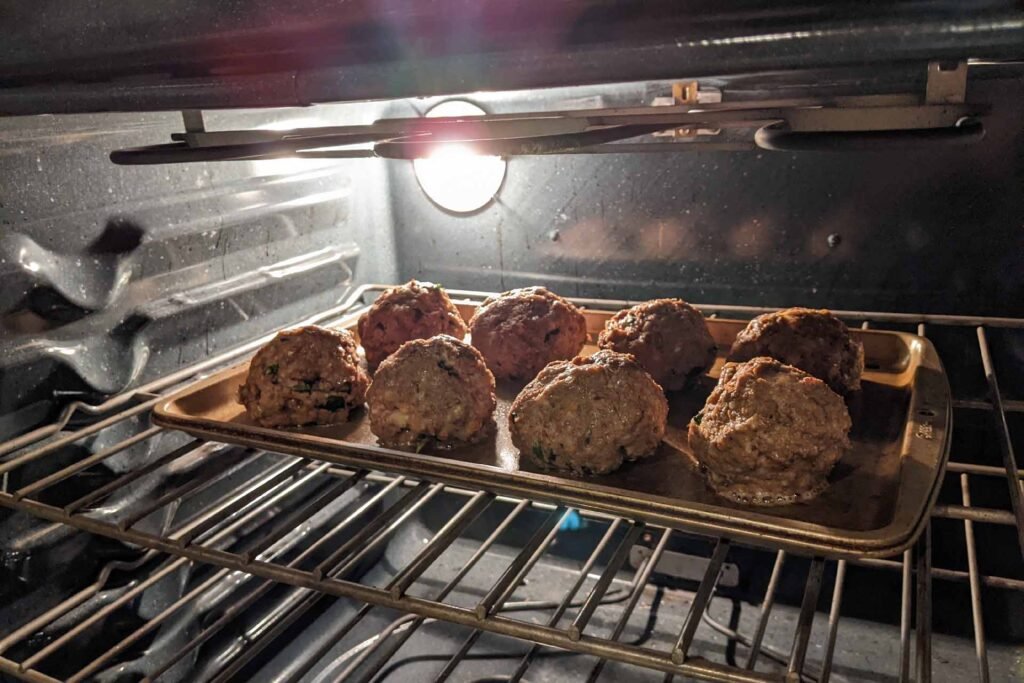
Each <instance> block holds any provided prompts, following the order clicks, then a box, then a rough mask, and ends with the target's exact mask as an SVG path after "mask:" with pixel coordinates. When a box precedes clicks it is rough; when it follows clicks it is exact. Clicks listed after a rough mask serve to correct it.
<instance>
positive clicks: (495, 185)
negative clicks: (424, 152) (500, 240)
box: [413, 100, 506, 213]
mask: <svg viewBox="0 0 1024 683" xmlns="http://www.w3.org/2000/svg"><path fill="white" fill-rule="evenodd" d="M484 113H485V112H484V110H483V109H481V108H480V107H478V106H476V105H475V104H472V103H470V102H466V101H464V100H449V101H447V102H442V103H441V104H439V105H437V106H436V107H434V108H433V109H431V110H430V111H428V112H427V116H428V117H436V116H480V115H482V114H484ZM505 166H506V162H505V160H504V159H502V158H501V157H493V156H482V155H480V154H477V153H476V152H475V151H474V150H473V148H472V147H471V146H469V145H466V144H461V143H454V142H453V143H445V144H442V145H440V146H439V147H438V148H437V149H435V150H434V151H433V152H431V154H430V156H428V157H425V158H422V159H415V160H414V161H413V170H414V171H415V173H416V180H417V181H418V182H419V184H420V188H422V189H423V191H424V192H425V193H426V195H427V196H428V197H429V198H430V200H431V201H433V202H434V203H435V204H437V205H438V206H440V207H441V208H442V209H446V210H448V211H451V212H453V213H472V212H474V211H478V210H479V209H482V208H483V207H485V206H487V204H489V203H490V202H491V200H492V199H494V196H495V195H496V194H497V193H498V190H499V189H501V184H502V182H503V181H504V179H505Z"/></svg>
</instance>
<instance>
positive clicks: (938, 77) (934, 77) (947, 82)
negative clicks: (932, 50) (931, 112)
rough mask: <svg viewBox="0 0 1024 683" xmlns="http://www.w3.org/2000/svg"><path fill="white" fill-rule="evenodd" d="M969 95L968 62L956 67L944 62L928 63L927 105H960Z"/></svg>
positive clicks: (959, 63) (925, 99)
mask: <svg viewBox="0 0 1024 683" xmlns="http://www.w3.org/2000/svg"><path fill="white" fill-rule="evenodd" d="M966 95H967V62H957V64H956V66H955V67H951V66H950V65H949V64H945V65H944V64H943V63H942V62H928V83H927V85H926V86H925V96H924V101H925V103H926V104H960V103H962V102H963V101H964V98H965V97H966Z"/></svg>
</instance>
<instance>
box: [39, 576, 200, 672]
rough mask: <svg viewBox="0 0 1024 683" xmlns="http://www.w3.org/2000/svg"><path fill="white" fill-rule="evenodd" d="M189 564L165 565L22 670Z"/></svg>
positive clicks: (54, 641) (51, 643)
mask: <svg viewBox="0 0 1024 683" xmlns="http://www.w3.org/2000/svg"><path fill="white" fill-rule="evenodd" d="M187 563H188V560H187V559H186V558H184V557H181V558H178V559H176V560H170V561H168V562H167V563H165V564H164V566H163V567H161V568H160V569H158V570H156V571H155V572H153V573H152V574H150V575H149V576H148V577H147V578H146V579H145V580H144V581H140V582H139V583H137V584H136V585H135V586H134V587H132V588H131V589H130V590H128V591H125V593H123V594H122V595H121V596H119V597H118V598H117V599H116V600H113V601H111V602H109V603H107V604H106V605H104V606H103V607H101V608H100V609H99V610H97V611H96V612H95V613H94V614H92V615H91V616H89V617H87V618H86V619H83V620H82V621H80V622H79V623H78V624H76V625H75V626H73V627H72V628H70V629H68V630H67V631H66V632H65V633H64V634H63V635H61V636H60V637H58V638H55V639H54V640H53V641H52V642H50V643H49V644H47V645H46V646H45V647H43V648H42V649H40V650H38V651H37V652H36V653H35V654H33V655H31V656H29V657H27V658H26V659H25V661H23V662H22V663H21V668H22V669H32V668H34V667H35V666H36V664H38V663H39V662H41V661H43V660H44V659H46V658H47V657H49V656H50V655H52V654H53V653H54V652H56V651H57V650H59V649H60V648H62V647H63V646H64V645H66V644H67V643H68V642H70V641H71V640H74V639H75V638H77V637H78V636H79V635H80V634H81V633H82V632H83V631H85V630H86V629H88V628H89V627H90V626H92V625H93V624H96V623H98V622H99V621H101V620H102V619H103V618H104V617H106V616H107V615H108V614H111V613H112V612H114V611H115V610H117V609H119V608H120V607H121V606H122V605H125V604H126V603H128V602H129V601H131V600H133V599H135V597H136V596H137V595H139V594H141V593H142V592H143V591H144V590H146V589H147V588H149V587H150V586H152V585H153V584H155V583H156V582H158V581H160V580H161V579H163V578H164V577H165V576H168V575H169V574H170V573H171V572H174V571H177V570H178V569H180V568H181V567H183V566H185V565H186V564H187Z"/></svg>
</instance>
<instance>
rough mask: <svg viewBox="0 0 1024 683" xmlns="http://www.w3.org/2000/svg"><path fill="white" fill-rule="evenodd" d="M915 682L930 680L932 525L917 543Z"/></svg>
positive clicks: (926, 528)
mask: <svg viewBox="0 0 1024 683" xmlns="http://www.w3.org/2000/svg"><path fill="white" fill-rule="evenodd" d="M915 555H916V558H917V681H918V683H928V682H929V681H931V679H932V574H931V565H932V525H931V524H928V526H926V527H925V530H924V533H922V534H921V538H920V540H918V542H917V550H916V553H915Z"/></svg>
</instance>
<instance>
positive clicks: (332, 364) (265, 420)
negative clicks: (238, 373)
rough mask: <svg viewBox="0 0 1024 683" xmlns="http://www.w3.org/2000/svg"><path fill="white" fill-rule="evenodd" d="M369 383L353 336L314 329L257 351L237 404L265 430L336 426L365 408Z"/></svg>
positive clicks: (286, 335)
mask: <svg viewBox="0 0 1024 683" xmlns="http://www.w3.org/2000/svg"><path fill="white" fill-rule="evenodd" d="M369 384H370V378H369V377H368V376H367V374H366V371H365V370H363V369H362V368H361V367H360V366H359V355H358V347H357V346H356V341H355V339H353V338H352V335H351V334H350V333H349V332H347V331H345V330H331V329H326V328H323V327H317V326H315V325H310V326H308V327H299V328H296V329H293V330H285V331H283V332H280V333H279V334H278V335H277V336H276V337H275V338H274V339H273V340H271V341H270V343H268V344H267V345H266V346H264V347H263V348H261V349H260V350H259V351H257V352H256V355H255V356H253V358H252V361H251V362H250V363H249V374H248V375H247V377H246V380H245V383H244V384H242V386H241V387H239V390H238V400H239V403H241V404H242V405H244V406H245V410H246V412H247V413H248V415H249V417H250V418H251V419H252V420H253V421H254V422H256V423H257V424H259V425H262V426H264V427H286V426H295V425H305V424H336V423H340V422H345V421H346V420H347V419H348V415H349V411H351V410H352V409H353V408H357V407H359V406H361V405H362V404H363V401H364V400H365V397H366V389H367V387H368V386H369Z"/></svg>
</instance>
